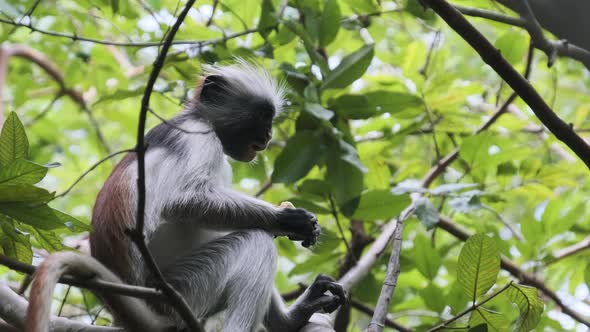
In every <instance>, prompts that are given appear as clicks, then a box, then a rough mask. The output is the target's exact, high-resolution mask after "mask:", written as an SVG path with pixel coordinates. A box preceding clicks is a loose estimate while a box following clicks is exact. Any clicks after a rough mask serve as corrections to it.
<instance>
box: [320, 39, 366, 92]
mask: <svg viewBox="0 0 590 332" xmlns="http://www.w3.org/2000/svg"><path fill="white" fill-rule="evenodd" d="M374 48H375V47H374V45H373V44H371V45H365V46H363V47H361V48H360V49H359V50H357V51H355V52H354V53H352V54H349V55H347V56H345V57H344V58H343V59H342V61H341V62H340V64H339V65H338V66H337V67H336V68H334V70H332V71H330V73H329V74H328V75H327V76H326V79H325V80H324V84H322V86H321V88H322V89H324V90H326V89H340V88H344V87H347V86H348V85H350V84H351V83H352V82H354V81H356V80H357V79H359V78H360V77H361V76H363V74H364V73H365V71H366V70H367V68H369V65H370V64H371V60H373V54H374Z"/></svg>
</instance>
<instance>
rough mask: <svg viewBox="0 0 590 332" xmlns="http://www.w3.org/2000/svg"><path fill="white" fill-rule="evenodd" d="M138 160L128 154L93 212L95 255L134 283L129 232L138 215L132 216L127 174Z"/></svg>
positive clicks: (92, 236)
mask: <svg viewBox="0 0 590 332" xmlns="http://www.w3.org/2000/svg"><path fill="white" fill-rule="evenodd" d="M135 160H136V157H135V153H129V154H127V155H126V156H125V157H124V158H123V159H122V160H121V162H119V164H118V165H117V166H116V167H115V169H114V170H113V172H112V173H111V175H110V176H109V178H108V179H107V181H106V182H105V184H104V186H103V187H102V189H101V190H100V192H99V193H98V197H97V198H96V203H95V204H94V210H93V211H92V226H93V227H94V232H93V233H92V234H90V251H91V253H92V256H94V257H95V258H96V259H97V260H99V261H100V262H101V263H103V264H104V265H105V266H107V267H108V268H109V269H110V270H111V271H113V272H114V273H115V274H117V275H118V276H119V277H120V278H121V279H123V280H124V281H126V282H133V281H134V280H130V274H129V272H130V271H129V267H130V261H129V260H130V257H129V245H130V241H129V238H128V237H127V234H125V231H126V230H127V229H129V228H131V227H133V224H134V219H135V218H134V217H135V216H133V215H132V214H131V213H130V211H131V210H132V209H131V206H129V204H131V203H132V202H130V201H129V197H130V196H129V193H130V189H131V188H129V183H130V181H129V180H130V179H128V178H127V177H126V175H125V173H124V172H125V170H126V169H127V168H128V167H129V166H130V165H131V164H132V163H133V162H135Z"/></svg>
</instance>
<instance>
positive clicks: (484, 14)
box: [453, 5, 526, 28]
mask: <svg viewBox="0 0 590 332" xmlns="http://www.w3.org/2000/svg"><path fill="white" fill-rule="evenodd" d="M453 7H455V9H457V10H458V11H460V12H461V14H463V15H467V16H472V17H481V18H485V19H488V20H491V21H496V22H500V23H506V24H509V25H513V26H517V27H521V28H524V27H525V25H526V22H525V20H523V19H522V18H518V17H512V16H508V15H503V14H500V13H496V12H494V11H491V10H485V9H480V8H472V7H465V6H460V5H453Z"/></svg>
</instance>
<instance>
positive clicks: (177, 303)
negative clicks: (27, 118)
mask: <svg viewBox="0 0 590 332" xmlns="http://www.w3.org/2000/svg"><path fill="white" fill-rule="evenodd" d="M194 3H195V0H188V1H187V2H186V4H185V6H184V8H183V9H182V11H181V12H180V14H179V15H178V17H177V19H176V22H174V24H173V25H172V27H171V28H170V31H169V33H168V34H167V35H166V37H165V38H164V42H163V43H162V48H161V50H160V52H159V53H158V57H157V58H156V60H155V61H154V65H153V69H152V72H151V73H150V76H149V79H148V82H147V84H146V87H145V91H144V94H143V98H142V99H141V109H140V112H139V121H138V122H139V123H138V128H137V146H136V148H135V151H136V153H137V170H138V174H137V210H136V211H137V212H136V213H137V215H136V224H135V228H134V229H132V230H129V232H128V234H129V236H130V238H131V240H132V241H133V242H134V243H135V245H136V246H137V248H138V249H139V252H140V253H141V256H142V257H143V259H144V261H145V263H146V265H147V267H148V269H149V271H150V272H151V273H152V274H153V276H154V278H155V280H156V282H157V284H158V286H159V287H160V289H161V290H162V291H163V292H164V294H166V296H167V297H168V300H169V301H170V304H171V305H172V306H173V307H174V309H175V310H176V311H177V312H178V313H179V315H180V316H181V317H182V319H183V320H184V322H185V323H186V324H187V327H188V328H189V329H190V330H191V331H202V327H201V325H200V324H199V322H198V321H197V319H196V318H195V316H194V314H193V313H192V310H191V308H190V306H189V305H188V303H187V302H186V301H185V300H184V298H183V297H182V295H181V294H179V293H178V292H177V291H176V290H175V289H174V288H172V286H171V285H170V284H169V283H168V282H166V280H165V279H164V276H163V275H162V272H161V271H160V269H159V268H158V265H157V264H156V261H155V259H154V257H153V256H152V254H151V252H150V250H149V249H148V247H147V244H146V242H145V235H144V234H143V226H144V221H145V191H146V190H145V143H144V140H145V137H144V133H145V124H146V119H147V114H148V110H149V106H150V97H151V95H152V91H153V89H154V84H155V83H156V79H157V78H158V76H159V74H160V71H161V70H162V67H163V66H164V61H165V60H166V54H167V53H168V50H169V49H170V47H171V45H172V41H173V40H174V36H175V35H176V32H177V31H178V29H179V28H180V26H181V24H182V22H183V21H184V19H185V17H186V15H187V14H188V12H189V10H190V9H191V7H192V6H193V4H194Z"/></svg>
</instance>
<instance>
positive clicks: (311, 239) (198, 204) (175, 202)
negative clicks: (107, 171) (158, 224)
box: [162, 186, 320, 246]
mask: <svg viewBox="0 0 590 332" xmlns="http://www.w3.org/2000/svg"><path fill="white" fill-rule="evenodd" d="M199 189H200V190H198V191H197V192H183V193H181V194H179V196H180V197H173V198H171V199H170V200H169V201H168V203H166V204H165V205H164V206H163V208H162V217H163V218H164V219H167V220H180V221H184V222H198V223H200V225H201V226H202V227H205V228H210V229H218V230H240V229H263V230H265V231H268V232H270V233H273V234H274V235H282V236H288V237H289V238H290V239H291V240H296V241H298V240H301V241H303V245H304V246H307V245H311V244H313V243H315V241H316V240H317V238H318V236H319V232H320V227H319V225H318V223H317V219H316V217H315V216H314V215H313V214H311V213H309V212H307V211H306V210H304V209H292V208H280V207H276V206H274V205H272V204H270V203H267V202H265V201H262V200H259V199H256V198H253V197H250V196H247V195H245V194H242V193H240V192H237V191H235V190H231V189H227V188H219V187H213V186H209V187H205V188H203V187H200V188H199Z"/></svg>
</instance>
